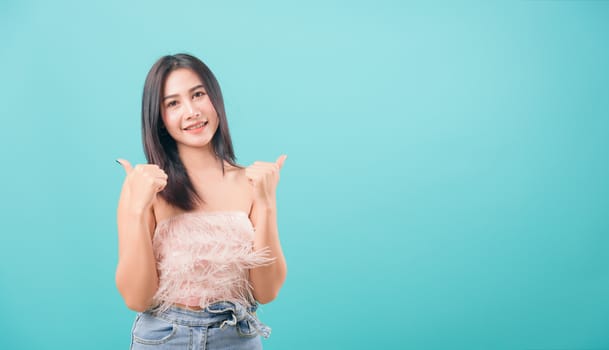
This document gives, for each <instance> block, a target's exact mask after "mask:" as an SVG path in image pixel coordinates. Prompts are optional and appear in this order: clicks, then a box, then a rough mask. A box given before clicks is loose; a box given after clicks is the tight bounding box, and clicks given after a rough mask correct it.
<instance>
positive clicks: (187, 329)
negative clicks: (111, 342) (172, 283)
mask: <svg viewBox="0 0 609 350" xmlns="http://www.w3.org/2000/svg"><path fill="white" fill-rule="evenodd" d="M256 308H257V305H254V306H252V307H248V308H246V307H244V306H243V305H241V304H237V303H232V302H229V301H220V302H217V303H213V304H211V305H209V306H208V307H206V308H205V309H203V310H189V309H184V308H179V307H176V306H172V307H171V308H169V309H168V310H167V311H164V312H160V313H152V312H151V311H145V312H139V313H138V314H137V316H136V318H135V321H134V322H133V329H132V330H131V347H130V349H132V350H140V349H142V350H143V349H172V350H173V349H189V350H216V349H262V341H261V339H260V336H263V337H265V338H268V337H269V335H270V332H271V329H270V328H269V327H267V326H266V325H264V324H262V323H261V322H260V321H259V320H258V318H257V316H256V314H255V312H256Z"/></svg>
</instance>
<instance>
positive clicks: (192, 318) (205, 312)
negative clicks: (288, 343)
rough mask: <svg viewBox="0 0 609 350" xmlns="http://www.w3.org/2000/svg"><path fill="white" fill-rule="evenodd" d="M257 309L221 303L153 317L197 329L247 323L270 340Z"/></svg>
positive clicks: (171, 310) (175, 307)
mask: <svg viewBox="0 0 609 350" xmlns="http://www.w3.org/2000/svg"><path fill="white" fill-rule="evenodd" d="M257 308H258V305H257V304H254V305H252V306H248V307H246V306H243V305H242V304H240V303H235V302H231V301H219V302H215V303H213V304H210V305H208V306H207V307H206V308H205V309H202V310H191V309H184V308H181V307H177V306H171V307H170V308H169V309H167V310H166V311H161V312H158V313H153V315H154V316H155V317H158V318H161V319H164V320H165V321H168V322H171V323H176V324H180V325H184V326H195V327H196V326H199V327H201V326H212V325H217V324H219V325H220V328H224V327H226V326H237V323H238V322H247V323H249V325H250V327H252V328H253V329H254V330H256V333H258V334H259V335H261V336H263V337H265V338H268V337H269V336H270V334H271V328H269V327H268V326H267V325H265V324H263V323H262V322H260V320H258V317H256V314H255V312H256V309H257ZM146 312H148V311H146Z"/></svg>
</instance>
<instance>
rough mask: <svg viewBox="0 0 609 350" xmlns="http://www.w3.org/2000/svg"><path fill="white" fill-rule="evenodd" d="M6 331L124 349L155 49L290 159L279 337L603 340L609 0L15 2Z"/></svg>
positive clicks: (286, 342)
mask: <svg viewBox="0 0 609 350" xmlns="http://www.w3.org/2000/svg"><path fill="white" fill-rule="evenodd" d="M0 35H1V38H2V40H1V41H2V45H0V63H1V64H0V81H1V84H0V103H1V104H0V105H1V117H2V122H1V125H2V137H0V157H1V160H2V171H1V172H0V180H1V183H2V186H0V203H1V207H0V209H1V211H0V213H1V215H2V216H1V219H2V229H1V230H0V231H1V233H0V237H1V241H0V310H1V312H0V333H1V336H0V349H63V350H69V349H126V348H128V346H129V341H130V330H131V325H132V322H133V319H134V316H135V313H134V312H133V311H130V310H129V309H127V308H126V306H125V305H124V303H123V300H122V299H121V297H120V295H119V293H118V291H117V289H116V287H115V284H114V271H115V268H116V262H117V230H116V204H117V200H118V196H119V193H120V188H121V185H122V181H123V178H124V172H123V169H122V168H121V167H120V166H119V165H118V164H116V162H115V159H116V158H119V157H122V158H126V159H129V160H130V161H131V162H132V163H141V162H144V161H145V157H144V155H143V151H142V145H141V134H140V103H141V94H142V88H143V83H144V78H145V75H146V73H147V71H148V69H149V68H150V66H151V65H152V64H153V63H154V62H155V61H156V59H158V58H159V57H160V56H162V55H165V54H172V53H178V52H188V53H191V54H194V55H196V56H198V57H200V58H202V59H203V60H204V61H205V62H206V63H207V64H208V65H209V67H210V68H211V69H212V71H214V73H215V74H216V76H217V78H218V80H219V82H220V85H221V87H222V89H223V93H224V98H225V102H226V108H227V115H228V120H229V126H230V128H231V133H232V137H233V141H234V146H235V150H236V154H237V158H238V159H237V160H238V162H239V163H240V164H242V165H249V164H251V163H253V162H254V161H256V160H263V161H274V160H275V159H276V158H277V157H278V156H279V155H280V154H283V153H285V154H287V155H288V159H287V160H286V163H285V165H284V168H283V169H282V172H281V180H280V183H279V187H278V220H279V232H280V237H281V241H282V245H283V249H284V253H285V255H286V258H287V262H288V277H287V280H286V283H285V285H284V287H283V289H282V291H281V293H280V295H279V296H278V298H277V299H276V300H275V301H273V302H272V303H270V304H266V305H263V306H262V307H261V309H260V312H259V317H260V318H261V320H262V321H263V322H264V323H266V324H268V325H269V326H270V327H272V329H273V332H272V335H271V337H270V338H269V339H268V340H264V342H263V344H264V347H265V349H292V350H298V349H380V348H396V349H438V350H440V349H442V350H445V349H470V350H471V349H609V254H608V252H609V156H608V150H609V64H608V62H609V44H608V43H609V2H606V1H512V2H491V3H487V2H461V3H455V2H433V3H428V2H401V1H385V0H381V1H374V2H373V1H368V2H364V1H317V0H313V1H306V2H297V3H288V2H283V1H230V0H229V1H190V2H170V1H127V2H125V1H118V0H107V1H101V2H87V1H66V0H58V1H42V0H38V1H35V0H34V1H31V0H28V1H17V0H3V1H1V2H0Z"/></svg>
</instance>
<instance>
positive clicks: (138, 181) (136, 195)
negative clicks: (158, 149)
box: [116, 159, 167, 212]
mask: <svg viewBox="0 0 609 350" xmlns="http://www.w3.org/2000/svg"><path fill="white" fill-rule="evenodd" d="M116 161H117V162H119V163H120V165H122V166H123V168H124V169H125V172H126V173H127V176H126V177H125V181H124V182H123V189H122V192H121V202H123V201H124V202H123V203H122V204H124V205H126V206H127V208H129V209H130V210H133V211H134V212H145V211H146V210H148V209H149V208H150V206H151V205H152V203H153V202H154V200H155V199H156V194H157V193H159V192H160V191H162V190H163V189H164V188H165V186H166V185H167V173H165V171H163V169H161V168H160V167H159V166H158V165H156V164H137V165H136V166H135V167H132V166H131V163H129V161H127V160H125V159H117V160H116Z"/></svg>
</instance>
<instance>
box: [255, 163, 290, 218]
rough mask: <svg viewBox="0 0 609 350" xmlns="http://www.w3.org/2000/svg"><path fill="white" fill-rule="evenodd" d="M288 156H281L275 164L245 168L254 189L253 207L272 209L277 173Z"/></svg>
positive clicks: (259, 164) (274, 200) (274, 201)
mask: <svg viewBox="0 0 609 350" xmlns="http://www.w3.org/2000/svg"><path fill="white" fill-rule="evenodd" d="M287 157H288V156H287V155H285V154H283V155H281V156H279V158H277V160H276V161H275V162H259V161H256V162H254V164H252V165H250V166H248V167H247V168H245V176H247V178H248V180H249V182H250V184H251V185H252V186H253V188H254V205H259V206H262V207H274V206H275V204H276V197H275V195H276V189H277V184H278V183H279V171H280V170H281V167H282V166H283V163H284V162H285V160H286V158H287Z"/></svg>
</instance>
